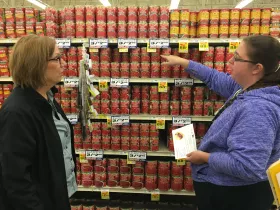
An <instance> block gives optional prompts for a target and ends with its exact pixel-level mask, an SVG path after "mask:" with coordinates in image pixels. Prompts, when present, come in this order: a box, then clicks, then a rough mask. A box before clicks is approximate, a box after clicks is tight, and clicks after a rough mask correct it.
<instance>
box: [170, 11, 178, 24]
mask: <svg viewBox="0 0 280 210" xmlns="http://www.w3.org/2000/svg"><path fill="white" fill-rule="evenodd" d="M170 20H171V21H174V20H175V21H179V20H180V10H179V9H175V10H171V11H170Z"/></svg>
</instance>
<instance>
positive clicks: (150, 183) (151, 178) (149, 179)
mask: <svg viewBox="0 0 280 210" xmlns="http://www.w3.org/2000/svg"><path fill="white" fill-rule="evenodd" d="M157 182H158V181H157V175H146V178H145V187H146V189H147V190H149V191H150V190H155V189H157Z"/></svg>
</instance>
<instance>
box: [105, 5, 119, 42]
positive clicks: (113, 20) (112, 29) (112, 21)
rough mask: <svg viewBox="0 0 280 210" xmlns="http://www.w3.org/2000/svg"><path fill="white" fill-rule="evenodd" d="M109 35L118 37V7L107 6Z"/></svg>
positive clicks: (109, 36)
mask: <svg viewBox="0 0 280 210" xmlns="http://www.w3.org/2000/svg"><path fill="white" fill-rule="evenodd" d="M107 37H108V38H117V8H116V7H108V8H107Z"/></svg>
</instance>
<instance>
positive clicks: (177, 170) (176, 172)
mask: <svg viewBox="0 0 280 210" xmlns="http://www.w3.org/2000/svg"><path fill="white" fill-rule="evenodd" d="M183 170H184V166H181V165H180V166H179V165H177V162H176V161H172V162H171V175H172V176H183Z"/></svg>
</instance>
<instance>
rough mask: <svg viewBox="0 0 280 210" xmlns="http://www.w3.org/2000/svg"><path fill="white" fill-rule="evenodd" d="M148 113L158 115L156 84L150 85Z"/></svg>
mask: <svg viewBox="0 0 280 210" xmlns="http://www.w3.org/2000/svg"><path fill="white" fill-rule="evenodd" d="M149 114H151V115H159V92H158V86H154V85H152V86H151V87H150V110H149Z"/></svg>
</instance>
